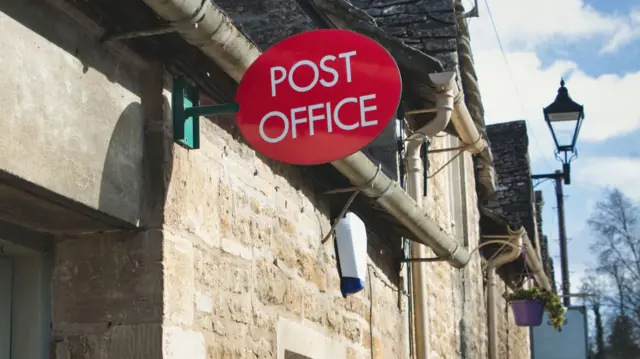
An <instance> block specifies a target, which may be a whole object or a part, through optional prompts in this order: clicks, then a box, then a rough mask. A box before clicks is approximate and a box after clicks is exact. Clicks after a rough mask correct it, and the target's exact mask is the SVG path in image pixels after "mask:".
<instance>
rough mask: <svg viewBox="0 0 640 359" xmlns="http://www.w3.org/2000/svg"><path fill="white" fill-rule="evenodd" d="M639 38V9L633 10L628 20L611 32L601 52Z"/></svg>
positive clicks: (610, 50)
mask: <svg viewBox="0 0 640 359" xmlns="http://www.w3.org/2000/svg"><path fill="white" fill-rule="evenodd" d="M638 38H640V10H634V11H632V12H631V13H630V14H629V22H628V23H627V24H622V25H621V26H620V28H619V30H618V31H617V32H615V33H614V34H613V36H612V37H611V39H610V40H609V42H608V43H607V44H606V45H605V47H604V48H602V52H605V53H607V52H608V53H610V52H615V51H617V50H618V49H619V48H620V47H622V46H624V45H626V44H628V43H630V42H632V41H634V40H635V39H638Z"/></svg>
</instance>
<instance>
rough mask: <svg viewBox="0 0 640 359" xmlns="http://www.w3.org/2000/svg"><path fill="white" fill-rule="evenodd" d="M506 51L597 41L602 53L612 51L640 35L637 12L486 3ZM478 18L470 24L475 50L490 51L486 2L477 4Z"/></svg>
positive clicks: (576, 1)
mask: <svg viewBox="0 0 640 359" xmlns="http://www.w3.org/2000/svg"><path fill="white" fill-rule="evenodd" d="M487 1H488V2H489V6H490V9H491V13H492V14H493V18H494V20H495V24H496V28H497V29H498V33H499V34H500V37H501V40H502V42H503V45H504V46H505V47H507V48H511V47H518V48H520V49H523V48H525V49H532V48H534V47H535V46H538V45H541V44H545V43H548V42H550V41H580V40H585V39H590V38H594V37H598V38H601V39H602V41H603V44H602V46H603V50H604V51H607V52H611V51H615V50H616V49H618V48H619V47H621V46H623V45H625V44H627V43H629V42H631V41H632V40H633V39H634V38H637V37H638V36H640V34H639V33H638V27H639V25H640V21H638V17H640V16H639V15H638V12H639V11H632V12H631V13H629V14H624V15H610V14H604V13H600V12H598V11H596V10H595V9H593V8H592V7H591V6H589V5H586V4H584V2H583V1H582V0H536V1H531V0H487ZM478 6H479V11H480V17H479V18H477V19H473V20H472V21H471V23H472V24H473V25H472V28H482V29H486V30H488V31H473V30H472V33H473V34H474V46H475V47H476V48H477V49H485V48H493V44H494V42H495V39H494V38H493V36H494V35H493V29H492V28H491V22H490V18H489V16H488V11H487V7H486V3H485V2H484V1H479V2H478Z"/></svg>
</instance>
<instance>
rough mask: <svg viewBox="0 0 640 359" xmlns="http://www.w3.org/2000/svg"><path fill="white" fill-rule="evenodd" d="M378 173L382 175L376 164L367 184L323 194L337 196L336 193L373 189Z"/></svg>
mask: <svg viewBox="0 0 640 359" xmlns="http://www.w3.org/2000/svg"><path fill="white" fill-rule="evenodd" d="M380 173H382V165H381V164H378V167H377V168H376V173H375V174H374V175H373V177H371V179H369V180H368V181H367V182H364V183H362V184H361V185H358V186H352V187H346V188H336V189H332V190H328V191H325V192H324V194H337V193H347V192H362V191H366V190H367V189H369V188H373V182H375V180H376V179H377V178H378V175H379V174H380ZM390 187H391V186H389V187H387V188H386V189H385V190H384V191H382V193H381V194H380V196H379V197H382V196H383V195H384V194H385V193H386V192H387V191H388V190H389V188H390Z"/></svg>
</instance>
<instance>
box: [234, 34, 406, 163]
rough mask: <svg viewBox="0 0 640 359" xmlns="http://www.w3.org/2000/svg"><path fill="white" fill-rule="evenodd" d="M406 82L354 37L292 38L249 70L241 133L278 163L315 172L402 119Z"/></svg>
mask: <svg viewBox="0 0 640 359" xmlns="http://www.w3.org/2000/svg"><path fill="white" fill-rule="evenodd" d="M401 92H402V80H401V77H400V72H399V71H398V66H397V65H396V63H395V61H394V59H393V57H391V55H390V54H389V53H388V52H387V50H386V49H385V48H384V47H382V46H381V45H380V44H378V43H377V42H375V41H374V40H372V39H370V38H368V37H366V36H363V35H360V34H357V33H355V32H352V31H347V30H313V31H308V32H304V33H301V34H298V35H295V36H292V37H290V38H287V39H285V40H283V41H281V42H279V43H277V44H275V45H274V46H272V47H271V48H269V49H268V50H267V51H266V52H265V53H264V54H262V55H261V56H260V57H259V58H258V59H257V60H256V61H255V62H254V63H253V64H252V65H251V66H250V67H249V69H248V70H247V72H246V74H245V75H244V77H243V79H242V81H241V82H240V86H239V88H238V92H237V93H236V102H237V103H238V105H239V106H240V111H239V112H238V114H237V121H238V126H239V127H240V131H241V132H242V134H243V136H244V138H245V139H246V140H247V142H248V143H249V144H251V146H253V148H254V149H255V150H256V151H258V152H261V153H262V154H264V155H266V156H268V157H271V158H273V159H276V160H279V161H282V162H286V163H291V164H298V165H314V164H322V163H327V162H331V161H334V160H338V159H341V158H344V157H346V156H348V155H350V154H352V153H354V152H356V151H358V150H360V149H362V148H363V147H365V146H366V145H368V144H369V143H370V142H371V141H373V140H374V139H375V138H376V137H377V136H378V135H379V134H380V133H381V132H382V130H384V128H385V127H386V126H387V125H388V124H389V122H390V121H391V120H392V119H393V118H395V113H396V110H397V107H398V104H399V103H400V96H401Z"/></svg>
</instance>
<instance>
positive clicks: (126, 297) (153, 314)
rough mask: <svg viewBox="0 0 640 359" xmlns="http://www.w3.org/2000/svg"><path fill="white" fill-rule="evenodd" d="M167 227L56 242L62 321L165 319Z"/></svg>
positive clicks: (56, 307) (55, 286) (55, 292)
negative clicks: (164, 261)
mask: <svg viewBox="0 0 640 359" xmlns="http://www.w3.org/2000/svg"><path fill="white" fill-rule="evenodd" d="M162 241H163V235H162V232H160V231H157V230H150V231H147V232H142V233H135V232H122V233H110V234H101V235H93V236H83V237H77V238H64V239H61V240H59V241H58V242H56V245H55V255H56V256H55V264H54V272H53V282H52V298H53V317H54V328H55V326H56V323H99V322H105V323H107V322H109V323H114V324H135V323H150V322H158V323H159V322H161V321H162V311H163V304H162V303H163V299H162V298H163V281H164V278H163V266H162Z"/></svg>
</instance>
